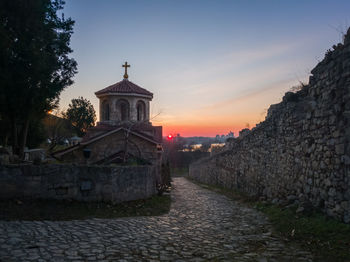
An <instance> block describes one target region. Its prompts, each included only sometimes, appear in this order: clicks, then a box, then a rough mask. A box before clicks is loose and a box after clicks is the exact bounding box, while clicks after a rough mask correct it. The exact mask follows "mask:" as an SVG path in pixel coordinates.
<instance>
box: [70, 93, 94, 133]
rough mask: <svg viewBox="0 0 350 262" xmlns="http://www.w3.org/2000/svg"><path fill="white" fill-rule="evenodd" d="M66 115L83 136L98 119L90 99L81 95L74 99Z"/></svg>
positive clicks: (77, 131)
mask: <svg viewBox="0 0 350 262" xmlns="http://www.w3.org/2000/svg"><path fill="white" fill-rule="evenodd" d="M64 117H65V118H66V119H68V120H69V121H70V122H71V124H72V126H73V127H74V128H75V131H76V133H77V135H78V136H83V135H84V134H85V133H86V131H87V130H88V128H90V127H93V126H94V125H95V121H96V113H95V109H94V107H93V106H92V104H91V103H90V101H89V100H87V99H85V98H83V97H79V98H75V99H72V101H71V103H70V104H69V108H68V109H67V112H66V113H64Z"/></svg>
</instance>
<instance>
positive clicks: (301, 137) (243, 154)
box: [189, 29, 350, 223]
mask: <svg viewBox="0 0 350 262" xmlns="http://www.w3.org/2000/svg"><path fill="white" fill-rule="evenodd" d="M311 73H312V76H311V77H310V79H309V84H308V85H306V86H304V87H303V88H302V89H301V90H300V91H298V92H296V93H292V92H287V93H286V94H285V96H284V97H283V101H282V102H281V103H279V104H276V105H272V106H271V107H270V108H269V110H268V114H267V117H266V119H265V121H263V122H261V123H260V124H258V125H257V126H256V127H255V128H253V129H252V130H251V131H249V132H244V134H243V133H242V136H241V137H239V138H236V139H231V140H230V142H229V143H228V148H227V150H226V151H224V152H222V153H219V154H217V155H214V156H212V157H210V158H206V159H202V160H200V161H199V162H196V163H194V164H192V165H191V166H190V172H189V175H190V177H192V178H194V179H196V180H198V181H201V182H204V183H209V184H215V185H220V186H224V187H226V188H235V189H238V190H240V191H242V192H244V193H247V194H249V195H252V196H257V197H261V198H263V199H268V200H271V201H273V202H275V203H294V204H299V205H301V207H303V208H307V207H311V206H313V207H316V208H318V209H321V210H322V211H324V212H325V213H326V214H328V215H329V216H331V217H334V218H337V219H339V220H342V221H344V222H346V223H349V222H350V143H349V140H350V29H349V31H348V34H347V36H346V37H345V40H344V44H338V45H337V46H333V50H332V51H327V53H326V56H325V58H324V60H323V61H322V62H320V63H319V64H318V65H317V66H316V67H315V68H314V69H313V70H312V71H311Z"/></svg>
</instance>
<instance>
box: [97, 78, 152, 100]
mask: <svg viewBox="0 0 350 262" xmlns="http://www.w3.org/2000/svg"><path fill="white" fill-rule="evenodd" d="M107 93H128V94H129V93H133V94H139V95H146V96H150V97H153V94H152V93H151V92H149V91H147V90H146V89H144V88H142V87H139V86H138V85H136V84H134V83H133V82H131V81H129V80H127V79H124V80H122V81H120V82H118V83H116V84H114V85H110V86H108V87H106V88H104V89H102V90H100V91H97V92H95V95H102V94H107Z"/></svg>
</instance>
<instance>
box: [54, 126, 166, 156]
mask: <svg viewBox="0 0 350 262" xmlns="http://www.w3.org/2000/svg"><path fill="white" fill-rule="evenodd" d="M120 130H124V131H129V132H130V134H133V135H135V136H138V137H140V138H142V139H144V140H146V141H148V142H150V143H152V144H155V145H159V144H160V143H158V142H157V141H155V140H153V139H150V138H148V137H146V136H143V135H141V134H139V133H137V132H133V131H130V130H127V129H126V128H124V127H120V128H117V129H114V130H111V131H108V132H106V133H103V134H100V135H97V136H95V137H92V138H91V139H89V140H88V141H86V142H81V143H79V144H78V145H75V146H72V147H69V148H66V149H63V150H60V151H57V152H55V153H53V154H52V155H53V156H54V157H60V156H62V155H64V154H67V153H69V152H72V151H74V150H76V149H78V148H81V147H82V146H87V145H89V144H91V143H93V142H95V141H97V140H100V139H102V138H104V137H106V136H109V135H111V134H114V133H116V132H118V131H120Z"/></svg>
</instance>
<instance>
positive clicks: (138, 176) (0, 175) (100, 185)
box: [0, 164, 156, 203]
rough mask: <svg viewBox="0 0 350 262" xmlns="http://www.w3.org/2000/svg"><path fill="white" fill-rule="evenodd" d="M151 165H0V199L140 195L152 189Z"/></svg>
mask: <svg viewBox="0 0 350 262" xmlns="http://www.w3.org/2000/svg"><path fill="white" fill-rule="evenodd" d="M154 168H155V167H153V166H118V167H111V166H75V165H68V164H67V165H38V166H36V165H22V166H0V186H1V190H0V199H9V198H42V199H74V200H79V201H107V202H112V203H118V202H123V201H129V200H136V199H143V198H147V197H150V196H152V195H153V194H155V193H156V177H155V170H154Z"/></svg>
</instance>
